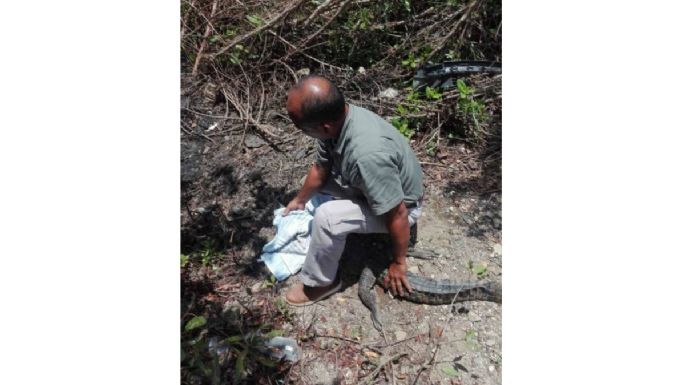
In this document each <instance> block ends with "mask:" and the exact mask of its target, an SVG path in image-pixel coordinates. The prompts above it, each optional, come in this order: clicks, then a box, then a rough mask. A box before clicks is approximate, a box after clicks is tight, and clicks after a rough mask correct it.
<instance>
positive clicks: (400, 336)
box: [395, 330, 407, 341]
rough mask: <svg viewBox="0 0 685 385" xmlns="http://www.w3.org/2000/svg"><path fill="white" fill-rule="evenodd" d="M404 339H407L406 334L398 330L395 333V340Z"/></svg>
mask: <svg viewBox="0 0 685 385" xmlns="http://www.w3.org/2000/svg"><path fill="white" fill-rule="evenodd" d="M405 338H407V333H405V332H403V331H402V330H398V331H396V332H395V339H396V340H397V341H401V340H403V339H405Z"/></svg>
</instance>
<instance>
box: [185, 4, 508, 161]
mask: <svg viewBox="0 0 685 385" xmlns="http://www.w3.org/2000/svg"><path fill="white" fill-rule="evenodd" d="M448 60H485V61H493V62H501V2H500V1H497V0H470V1H463V0H449V1H410V0H394V1H382V2H381V1H364V0H357V1H352V0H322V1H316V0H314V1H312V0H310V1H304V0H296V1H290V2H284V1H219V0H212V1H209V0H188V1H186V0H183V1H182V3H181V61H182V71H183V74H184V75H183V83H182V87H183V89H182V94H183V96H185V97H195V98H196V97H197V96H202V98H203V100H205V101H206V105H205V106H204V108H203V109H204V110H205V111H204V112H205V113H208V114H209V115H212V114H213V113H218V114H221V115H224V116H225V117H226V120H225V121H224V122H222V123H223V124H222V129H223V130H245V131H250V132H253V133H255V134H257V135H259V136H261V137H262V138H263V139H264V140H267V141H271V142H279V141H282V140H283V139H284V138H286V137H288V136H290V135H292V134H295V132H294V128H293V127H292V126H291V125H289V124H288V123H289V122H288V119H287V115H286V114H285V109H284V108H285V107H284V99H285V95H286V92H287V89H288V88H289V87H290V86H291V85H292V84H293V83H294V82H296V81H297V80H298V79H299V78H300V77H302V76H303V75H305V74H307V73H317V74H322V75H324V76H327V77H329V78H330V79H331V80H333V81H335V82H337V84H339V86H340V88H341V89H342V90H343V92H344V93H345V95H346V97H347V99H348V100H349V101H351V102H352V103H355V104H358V105H360V106H363V107H366V108H369V109H371V110H373V111H375V112H377V113H379V114H380V115H381V116H385V117H387V118H388V119H389V120H391V121H392V122H393V124H394V125H395V127H397V128H398V129H399V130H400V131H401V132H402V133H403V134H405V136H407V137H412V138H416V139H418V140H419V142H420V143H419V146H418V147H417V150H423V151H428V154H429V155H430V152H431V151H430V149H431V148H432V147H435V144H436V143H439V140H441V139H449V140H460V141H465V142H467V143H469V144H471V145H472V146H478V147H479V148H481V149H483V150H485V151H488V152H497V151H499V143H500V133H501V129H500V127H501V126H500V116H501V113H500V111H501V79H500V76H471V77H468V78H464V79H461V81H458V83H459V84H455V86H458V87H453V88H450V89H427V90H422V91H421V92H419V91H417V90H414V89H412V88H411V79H412V77H413V76H414V74H415V73H416V70H417V69H418V68H419V67H420V66H422V65H424V64H427V63H431V62H433V63H439V62H443V61H448ZM391 87H392V88H394V89H396V90H397V91H399V92H398V93H384V92H383V91H384V90H387V89H388V88H391ZM395 95H397V96H395ZM188 115H189V114H188V110H187V109H186V110H184V113H183V116H184V117H186V116H188ZM185 123H187V121H186V122H185ZM183 128H184V134H185V135H201V134H202V133H201V132H199V131H198V132H194V130H193V129H191V127H190V125H189V124H184V126H183ZM219 132H220V130H219V131H216V132H215V133H214V135H219V134H218V133H219Z"/></svg>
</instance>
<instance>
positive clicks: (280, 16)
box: [212, 0, 306, 57]
mask: <svg viewBox="0 0 685 385" xmlns="http://www.w3.org/2000/svg"><path fill="white" fill-rule="evenodd" d="M305 1H306V0H298V1H296V2H295V3H294V4H293V5H291V6H290V7H288V8H286V9H285V10H283V12H281V13H279V14H278V15H276V17H274V18H273V19H271V20H269V21H268V22H266V23H265V24H264V25H262V26H260V27H258V28H256V29H254V30H252V31H251V32H248V33H246V34H245V35H242V36H238V37H236V38H235V39H233V40H231V42H230V43H228V44H227V45H226V46H225V47H224V48H222V49H220V50H218V51H217V52H216V53H214V54H213V55H212V57H217V56H219V55H221V54H223V53H224V52H226V51H228V50H229V49H231V48H233V46H235V45H236V44H238V43H241V42H243V41H244V40H246V39H248V38H250V37H252V36H254V35H256V34H258V33H260V32H262V31H264V30H265V29H269V28H271V26H272V25H274V24H276V23H277V22H279V21H280V20H281V19H283V18H284V17H286V16H288V14H289V13H290V12H292V11H294V10H295V9H296V8H297V7H299V6H300V5H301V4H302V3H304V2H305Z"/></svg>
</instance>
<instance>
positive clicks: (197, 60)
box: [193, 0, 219, 75]
mask: <svg viewBox="0 0 685 385" xmlns="http://www.w3.org/2000/svg"><path fill="white" fill-rule="evenodd" d="M218 3H219V0H214V2H213V3H212V11H211V12H210V14H209V18H208V19H207V27H206V28H205V33H204V35H202V43H200V49H199V50H198V51H197V57H196V58H195V64H194V65H193V75H197V70H198V68H200V61H202V54H203V52H204V50H205V49H206V48H207V40H208V39H209V34H210V33H212V29H214V28H213V27H212V22H211V20H212V19H213V18H214V15H215V14H216V6H217V4H218Z"/></svg>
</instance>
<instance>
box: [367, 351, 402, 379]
mask: <svg viewBox="0 0 685 385" xmlns="http://www.w3.org/2000/svg"><path fill="white" fill-rule="evenodd" d="M406 355H407V353H397V354H395V355H394V356H392V357H390V358H386V359H384V360H382V361H381V362H380V364H379V365H378V366H377V367H376V369H374V370H373V372H371V374H369V375H368V377H366V380H365V381H364V382H363V385H368V384H370V383H371V382H372V381H373V380H374V379H375V378H376V376H377V375H378V373H379V372H380V371H381V369H382V368H383V367H384V366H385V365H386V364H387V363H388V362H393V361H395V360H396V359H398V358H400V357H402V356H406Z"/></svg>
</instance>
